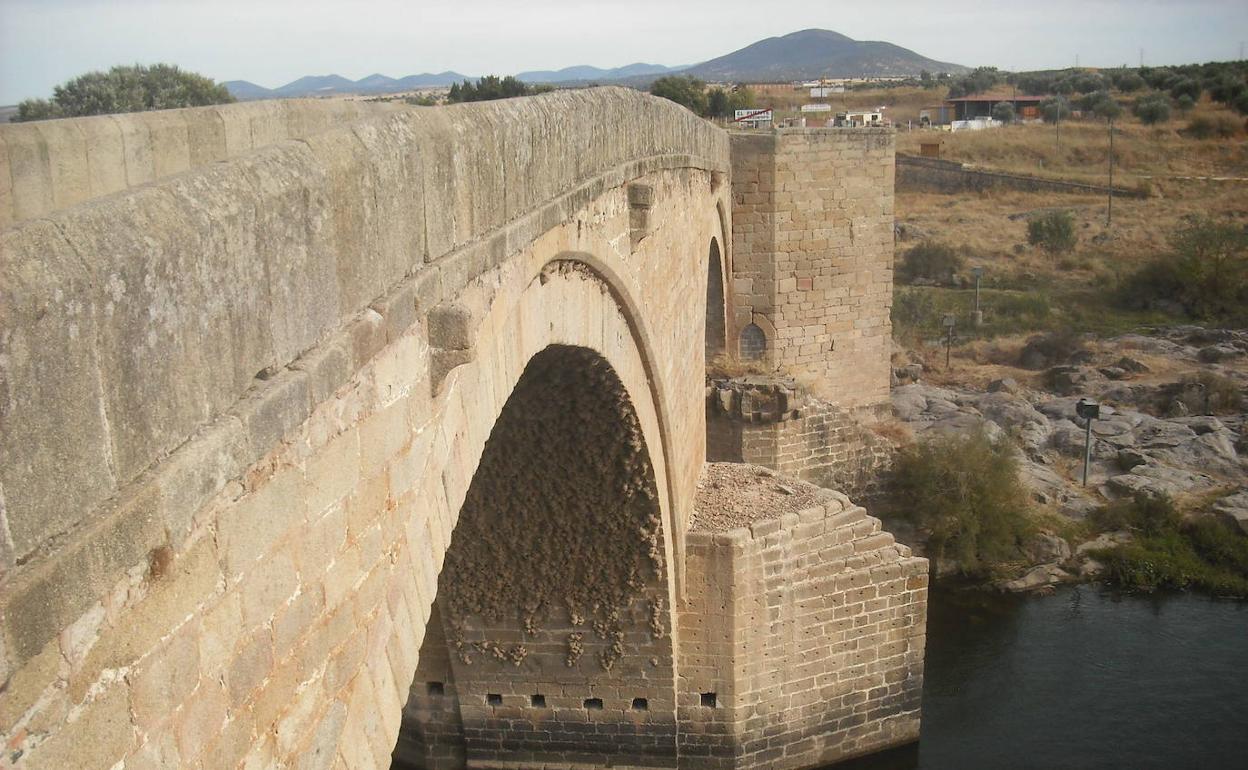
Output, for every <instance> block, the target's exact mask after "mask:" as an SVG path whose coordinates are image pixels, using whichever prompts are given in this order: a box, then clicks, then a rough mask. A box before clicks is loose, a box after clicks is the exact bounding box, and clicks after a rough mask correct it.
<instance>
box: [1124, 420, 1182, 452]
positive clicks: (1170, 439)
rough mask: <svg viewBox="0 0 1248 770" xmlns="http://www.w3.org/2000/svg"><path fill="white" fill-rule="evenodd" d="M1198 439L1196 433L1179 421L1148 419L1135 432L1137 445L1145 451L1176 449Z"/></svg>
mask: <svg viewBox="0 0 1248 770" xmlns="http://www.w3.org/2000/svg"><path fill="white" fill-rule="evenodd" d="M1194 438H1196V431H1194V430H1192V429H1191V428H1190V427H1188V426H1187V425H1184V424H1183V423H1181V422H1179V421H1177V420H1159V419H1157V418H1156V417H1146V418H1145V419H1143V420H1141V421H1140V424H1139V427H1137V428H1136V430H1135V443H1136V445H1137V446H1140V447H1142V448H1144V449H1154V448H1161V447H1176V446H1179V445H1180V444H1183V443H1186V442H1188V441H1191V440H1192V439H1194Z"/></svg>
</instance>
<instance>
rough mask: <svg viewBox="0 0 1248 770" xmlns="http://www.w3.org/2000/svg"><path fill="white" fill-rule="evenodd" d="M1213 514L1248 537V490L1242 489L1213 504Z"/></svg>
mask: <svg viewBox="0 0 1248 770" xmlns="http://www.w3.org/2000/svg"><path fill="white" fill-rule="evenodd" d="M1213 512H1214V513H1216V514H1218V515H1219V516H1222V517H1223V518H1225V519H1226V520H1227V521H1229V522H1230V523H1232V524H1233V525H1234V526H1236V527H1238V528H1239V529H1240V530H1241V531H1242V532H1243V533H1244V534H1246V535H1248V489H1241V490H1240V491H1238V492H1236V493H1235V494H1233V495H1227V496H1226V497H1224V498H1222V499H1221V500H1218V501H1217V502H1216V503H1214V504H1213Z"/></svg>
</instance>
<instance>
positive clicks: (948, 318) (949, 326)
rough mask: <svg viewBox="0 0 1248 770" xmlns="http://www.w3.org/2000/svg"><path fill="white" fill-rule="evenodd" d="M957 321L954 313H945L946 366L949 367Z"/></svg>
mask: <svg viewBox="0 0 1248 770" xmlns="http://www.w3.org/2000/svg"><path fill="white" fill-rule="evenodd" d="M955 323H956V319H955V318H954V316H953V314H952V313H948V314H946V315H945V319H944V324H945V368H946V369H948V368H949V356H950V354H951V353H952V352H953V325H954V324H955Z"/></svg>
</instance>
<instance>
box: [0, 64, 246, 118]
mask: <svg viewBox="0 0 1248 770" xmlns="http://www.w3.org/2000/svg"><path fill="white" fill-rule="evenodd" d="M232 101H234V97H233V96H231V95H230V92H229V91H228V90H226V88H225V86H223V85H220V84H218V83H216V82H214V81H212V80H211V79H209V78H206V77H204V76H203V75H197V74H195V73H194V72H185V71H183V70H181V69H179V68H178V67H177V66H175V65H172V64H153V65H150V66H149V65H143V64H136V65H133V66H119V67H113V68H112V69H110V70H109V71H108V72H88V73H86V74H85V75H79V76H78V77H76V78H74V79H72V80H69V81H67V82H65V83H62V84H61V85H59V86H56V88H54V89H52V99H51V101H47V100H44V99H27V100H26V101H23V102H22V103H21V104H19V105H18V108H17V109H18V112H17V116H16V117H15V118H14V120H17V121H23V120H44V119H46V118H62V117H64V118H71V117H79V116H83V115H110V114H114V113H121V112H144V111H147V110H168V109H174V108H177V107H202V106H204V105H209V104H225V103H228V102H232Z"/></svg>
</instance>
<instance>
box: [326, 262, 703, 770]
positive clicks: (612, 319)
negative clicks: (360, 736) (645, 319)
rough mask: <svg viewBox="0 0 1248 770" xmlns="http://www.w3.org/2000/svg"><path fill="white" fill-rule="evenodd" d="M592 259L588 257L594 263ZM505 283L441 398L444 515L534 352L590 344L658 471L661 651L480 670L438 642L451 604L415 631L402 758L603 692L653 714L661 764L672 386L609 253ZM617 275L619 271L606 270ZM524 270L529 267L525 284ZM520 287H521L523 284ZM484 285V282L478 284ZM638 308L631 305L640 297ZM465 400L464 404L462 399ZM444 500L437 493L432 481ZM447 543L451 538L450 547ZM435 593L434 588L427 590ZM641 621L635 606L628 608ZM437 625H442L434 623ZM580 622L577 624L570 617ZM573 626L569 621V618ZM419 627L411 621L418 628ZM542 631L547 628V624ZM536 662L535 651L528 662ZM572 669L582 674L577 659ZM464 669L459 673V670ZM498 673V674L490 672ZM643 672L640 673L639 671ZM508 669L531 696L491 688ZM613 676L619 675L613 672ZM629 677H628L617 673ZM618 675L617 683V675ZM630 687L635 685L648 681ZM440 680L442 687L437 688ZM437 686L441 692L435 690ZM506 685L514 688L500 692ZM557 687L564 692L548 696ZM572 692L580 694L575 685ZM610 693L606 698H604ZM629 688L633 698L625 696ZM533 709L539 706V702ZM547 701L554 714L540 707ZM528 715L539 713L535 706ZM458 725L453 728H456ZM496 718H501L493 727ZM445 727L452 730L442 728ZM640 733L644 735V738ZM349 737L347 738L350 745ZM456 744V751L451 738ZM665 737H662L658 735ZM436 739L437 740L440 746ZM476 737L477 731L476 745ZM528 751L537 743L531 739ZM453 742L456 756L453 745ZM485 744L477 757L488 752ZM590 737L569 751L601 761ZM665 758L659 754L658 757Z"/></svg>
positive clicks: (666, 714) (669, 729)
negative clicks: (555, 670) (596, 666)
mask: <svg viewBox="0 0 1248 770" xmlns="http://www.w3.org/2000/svg"><path fill="white" fill-rule="evenodd" d="M591 262H592V263H594V264H593V265H591V264H590V263H591ZM502 272H503V273H504V275H501V276H500V277H499V278H498V279H497V280H495V281H491V282H490V284H489V289H488V292H487V293H488V294H490V295H491V296H490V303H489V307H488V309H486V310H485V311H484V313H483V316H482V317H481V319H480V321H479V324H478V328H477V331H476V334H475V338H474V344H473V349H474V352H475V356H474V360H473V361H471V362H469V363H467V364H465V365H463V366H460V367H458V368H456V369H454V370H452V371H451V372H450V373H449V374H448V376H447V381H446V383H445V385H444V388H443V395H442V397H441V398H442V399H444V400H445V402H446V403H445V406H446V407H447V409H446V412H445V413H446V414H447V415H448V417H450V419H451V421H452V422H451V425H452V427H450V428H449V429H448V430H447V431H446V434H447V439H446V440H447V441H448V442H449V446H448V453H447V456H448V457H450V458H455V459H456V465H461V464H462V467H454V468H452V467H448V468H447V469H445V470H444V471H443V472H442V473H441V474H435V475H438V476H439V479H440V480H439V483H440V485H441V486H442V489H443V492H444V497H442V498H441V499H440V500H439V504H440V505H441V503H442V500H444V501H445V508H444V509H443V510H441V511H439V512H438V513H439V514H440V516H445V517H446V518H447V519H448V523H449V525H450V526H451V527H452V528H453V527H455V526H457V525H458V518H457V517H458V515H459V512H460V510H461V506H462V505H463V504H464V501H465V499H466V498H467V494H468V491H469V489H470V488H471V485H472V483H473V479H474V477H475V476H476V474H477V472H478V470H479V468H480V463H481V459H482V457H483V456H484V455H485V452H486V441H487V440H488V439H486V440H483V439H482V436H483V435H484V436H487V437H488V436H489V435H490V434H491V433H492V432H493V430H494V427H495V425H497V424H498V421H499V419H500V418H501V416H502V415H503V413H504V409H505V405H506V404H507V402H508V400H509V399H510V398H511V397H512V395H513V393H515V390H516V387H517V385H518V384H519V383H521V382H522V380H523V378H524V375H525V372H526V371H527V370H528V369H529V367H530V366H531V364H532V362H533V361H534V360H535V359H539V358H540V357H542V356H543V355H544V354H545V353H546V352H548V351H551V350H552V349H559V348H563V349H574V350H580V351H592V355H593V356H594V357H596V358H600V359H601V361H602V362H603V364H604V365H605V366H606V367H608V368H609V370H610V371H611V372H612V373H613V375H614V376H616V377H618V379H619V382H620V384H621V387H622V390H623V392H624V393H626V394H627V398H628V400H629V401H630V402H631V405H632V409H633V412H634V414H635V415H636V420H637V424H638V427H639V429H640V433H641V437H642V439H643V444H644V446H645V447H646V450H647V454H648V456H649V460H650V466H651V468H652V473H653V478H654V483H655V487H656V492H658V494H657V495H656V499H655V501H654V502H655V505H656V509H657V511H658V512H659V513H660V520H661V522H662V524H661V526H660V527H659V530H658V534H659V535H660V537H661V540H660V543H661V549H662V554H661V556H660V562H661V563H662V564H663V565H664V569H663V570H662V572H661V574H660V575H659V577H660V580H659V582H658V583H657V584H656V585H655V586H653V588H654V589H656V590H657V591H658V592H659V596H660V598H661V602H660V607H659V609H660V611H659V612H656V613H655V614H653V616H652V617H649V618H647V621H648V623H650V624H653V627H652V628H650V629H649V630H644V631H643V632H644V633H650V634H652V636H653V638H654V639H655V640H656V641H658V640H662V644H661V645H659V647H658V648H654V647H653V646H651V647H650V648H647V649H648V652H647V654H646V655H645V656H644V657H645V658H646V659H647V661H648V662H647V663H646V665H645V668H646V669H647V670H646V671H644V672H641V671H638V670H637V667H638V662H637V661H638V659H637V658H636V656H633V659H632V660H629V661H628V662H627V665H622V666H621V667H620V669H619V670H618V671H617V672H616V674H615V675H612V674H611V673H610V672H608V671H598V672H597V674H598V676H597V680H596V681H595V682H594V684H593V686H591V685H590V683H589V682H588V681H587V680H586V679H585V678H584V677H583V676H581V677H580V678H578V677H577V676H572V677H571V679H569V678H568V677H566V676H565V677H560V676H552V674H551V670H550V668H551V666H550V662H549V660H546V661H545V665H541V663H542V660H541V658H542V655H541V654H535V655H534V658H533V660H536V661H538V665H537V666H536V667H535V666H533V665H525V666H524V667H523V668H521V667H519V666H517V668H516V670H508V669H510V668H511V664H503V663H495V662H494V661H492V660H485V661H483V660H481V659H480V656H479V655H480V653H481V650H480V649H477V650H475V651H474V653H475V656H476V657H477V659H476V660H475V661H474V662H475V663H477V667H476V668H475V669H473V668H471V664H468V665H465V664H464V663H463V662H462V661H458V660H456V659H455V657H454V652H453V642H452V643H451V646H448V648H447V651H446V652H445V653H442V651H441V650H439V649H437V648H438V647H439V646H440V645H444V644H447V641H446V639H445V637H444V636H443V630H444V628H443V627H444V626H445V622H444V619H443V618H442V617H441V616H442V614H443V613H435V614H434V615H433V617H431V619H430V622H431V623H433V624H435V625H434V627H432V628H430V627H426V628H423V629H420V631H419V633H418V636H419V635H423V634H425V633H429V634H430V635H431V636H432V637H433V638H432V639H431V640H430V641H431V642H432V644H430V643H429V642H426V644H425V645H424V646H423V647H422V648H421V652H422V662H421V663H420V664H419V667H418V668H417V669H415V670H414V671H413V674H412V678H410V679H409V681H411V683H412V686H411V689H410V694H409V696H408V698H409V699H408V704H407V709H406V713H407V715H406V717H405V718H406V720H407V722H408V724H409V727H408V730H409V731H415V732H418V733H419V734H421V735H423V736H424V738H423V739H416V740H412V739H411V736H408V739H407V740H401V741H400V743H399V746H398V750H397V752H396V757H399V758H403V757H407V758H409V759H410V758H412V757H413V756H420V757H421V758H422V760H423V761H425V762H429V763H432V762H435V761H436V760H437V758H438V757H439V756H441V757H442V758H443V759H445V758H446V757H447V756H450V757H451V758H452V763H451V766H455V761H457V760H458V754H457V753H456V751H455V749H454V748H453V744H454V741H455V740H457V739H456V738H454V737H453V736H452V735H451V733H458V734H459V735H463V734H465V731H464V729H463V728H468V730H467V731H466V734H469V735H476V736H481V735H484V734H489V733H490V731H491V730H495V729H497V728H496V722H494V721H492V717H493V715H494V714H495V713H496V711H498V709H500V708H501V709H504V711H502V712H499V713H506V714H508V715H509V716H510V717H512V718H516V717H520V716H532V715H533V714H537V715H538V716H542V715H543V714H545V715H546V717H547V718H546V721H547V722H549V721H550V720H551V719H552V718H554V717H552V716H551V714H564V715H566V716H567V717H568V718H573V719H575V718H576V717H577V716H580V718H581V719H584V716H582V714H583V712H584V711H585V707H584V700H585V699H588V698H594V697H599V698H602V700H603V701H604V702H603V712H604V713H603V715H602V716H603V717H604V718H605V717H607V716H613V717H614V718H616V719H620V718H623V719H624V720H625V721H630V722H632V723H639V722H642V723H645V724H648V725H652V726H653V731H655V732H657V733H659V734H660V736H661V737H660V738H658V739H656V738H655V737H654V736H653V735H648V736H646V740H647V742H648V745H651V746H654V747H655V748H654V749H653V751H655V752H657V753H656V761H657V760H658V759H661V758H662V757H665V756H666V757H669V758H670V757H672V756H674V752H675V701H676V692H675V683H676V670H675V666H676V662H675V660H676V659H675V655H674V650H673V646H672V645H673V640H672V619H671V618H672V616H671V608H672V607H673V606H675V601H676V586H675V581H674V579H673V578H674V574H673V573H674V572H675V569H674V568H675V565H676V559H678V558H679V557H677V556H676V555H675V554H676V551H677V543H679V542H681V540H682V538H681V533H682V531H681V530H680V529H678V527H680V526H682V524H681V523H680V522H678V521H677V519H676V517H675V516H674V514H673V511H672V507H671V506H672V503H671V495H670V489H669V483H670V479H669V475H668V472H667V467H668V457H667V451H666V449H665V441H666V440H667V436H666V432H665V430H664V428H663V415H662V408H661V406H660V404H661V403H662V401H663V398H664V394H663V391H662V385H661V383H660V382H658V381H657V380H656V379H655V377H654V374H653V366H652V365H651V363H650V362H649V361H648V360H647V353H646V350H647V347H648V346H649V344H650V341H649V340H648V339H647V337H648V331H647V329H646V327H645V325H644V323H642V322H641V320H640V319H639V318H638V317H636V316H634V315H632V314H631V313H630V312H629V310H628V307H629V305H630V304H632V303H633V301H634V300H633V298H632V297H630V296H629V295H628V294H627V291H628V290H627V289H626V288H625V286H624V279H623V277H622V276H621V275H620V274H619V273H616V272H615V271H614V270H613V269H612V266H611V265H610V262H609V260H608V259H604V258H601V257H595V256H594V255H592V254H591V253H588V252H579V253H572V252H562V253H560V254H559V255H558V256H557V257H556V258H555V259H552V260H550V261H547V262H545V263H544V264H542V265H541V267H540V268H539V269H538V270H537V272H536V274H533V273H532V272H531V271H525V270H523V269H521V268H519V267H518V266H516V268H515V269H512V266H507V267H504V269H503V270H502ZM603 273H611V274H612V278H613V279H614V280H612V279H609V278H607V277H605V276H604V275H603ZM526 276H531V277H529V278H528V280H527V281H525V280H524V278H525V277H526ZM521 284H523V285H522V288H518V287H519V286H520V285H521ZM478 288H479V289H481V290H485V289H486V287H485V286H480V287H478ZM465 299H466V304H469V305H471V304H472V302H473V298H472V297H466V298H465ZM634 307H635V305H634ZM459 405H462V406H459ZM469 405H473V406H474V407H475V416H473V415H470V410H469V408H468V407H469ZM460 416H462V417H463V418H465V419H466V422H464V423H462V424H459V425H455V424H454V422H455V420H457V419H459V417H460ZM435 497H436V490H435ZM446 540H447V541H449V542H450V543H453V542H454V536H453V535H450V534H448V536H447V538H446ZM445 546H446V547H450V546H449V543H446V544H445ZM440 550H441V553H438V554H436V557H437V558H438V559H439V562H438V564H439V566H441V561H440V560H441V558H442V557H443V556H444V554H445V553H446V552H447V551H446V549H445V548H442V549H440ZM430 598H431V599H432V597H430ZM631 609H632V611H633V615H634V620H635V619H636V613H637V611H638V608H637V607H632V608H631ZM567 621H568V618H567V617H566V616H561V617H560V618H559V622H560V623H562V624H563V626H561V633H563V634H565V635H566V634H571V633H581V634H583V636H584V645H583V646H584V648H585V650H586V652H587V655H586V659H587V660H593V656H594V655H595V654H596V653H597V652H600V651H601V650H600V648H601V647H603V645H604V644H606V643H607V642H606V641H605V640H599V639H597V638H595V635H594V633H593V632H592V630H591V629H592V619H590V620H588V624H586V623H582V624H581V625H582V626H584V627H583V628H574V627H572V626H568V623H567ZM438 624H441V625H438ZM573 625H575V624H573ZM564 626H566V627H564ZM413 631H415V629H413ZM543 633H544V632H543ZM637 633H638V630H636V629H634V630H630V631H629V639H630V640H632V639H634V638H635V636H636V634H637ZM534 641H535V642H537V645H536V647H535V649H539V650H542V649H544V648H543V647H542V642H544V643H545V644H546V646H547V647H546V648H545V649H544V652H545V653H546V658H549V656H550V653H551V650H550V649H549V648H548V647H549V644H550V643H551V641H550V638H548V635H544V636H542V637H540V641H539V637H534ZM532 662H533V661H532V660H531V661H530V663H532ZM483 666H484V667H486V668H487V669H489V668H490V667H494V668H495V669H500V670H493V671H490V670H487V671H486V672H485V673H483V674H481V675H477V674H476V671H479V670H481V668H482V667H483ZM465 673H467V674H469V675H471V681H469V682H464V681H462V680H463V678H464V674H465ZM576 673H578V674H584V671H582V670H581V669H580V668H578V669H576ZM457 674H458V676H457ZM491 674H494V675H495V676H494V678H491ZM638 674H642V676H638ZM500 676H503V677H504V678H507V677H509V678H510V679H509V681H512V682H513V684H514V686H515V687H519V686H520V685H521V683H525V682H527V683H529V684H530V685H531V688H530V689H532V690H533V692H532V693H524V692H516V691H515V690H514V689H509V688H505V687H493V688H491V686H490V684H491V682H497V681H498V680H499V677H500ZM613 676H614V678H613ZM621 676H627V677H628V678H627V679H622V678H620V677H621ZM615 679H620V681H615ZM643 680H644V685H643V684H637V685H636V686H635V687H633V688H632V689H635V690H636V692H632V691H631V690H629V692H628V693H624V690H623V689H621V688H625V687H626V685H627V684H628V683H629V682H630V681H633V682H641V681H643ZM435 684H437V685H439V686H438V687H436V688H434V685H435ZM434 689H436V690H437V692H433V690H434ZM500 690H506V692H501V691H500ZM552 690H553V691H555V692H557V693H560V694H558V695H554V694H552ZM580 690H584V692H580ZM574 691H575V693H576V694H573V693H574ZM536 694H541V695H543V696H545V697H546V698H547V700H546V701H545V704H544V705H543V706H541V707H534V706H533V704H532V702H531V701H530V700H528V699H529V698H531V696H532V695H536ZM492 695H497V696H498V697H499V698H500V701H499V703H498V704H492V703H489V702H487V700H486V699H487V698H489V697H490V696H492ZM604 695H605V697H604ZM624 695H627V696H628V697H624ZM634 698H642V699H644V701H645V704H646V709H645V711H644V713H642V712H637V713H632V712H634V711H636V709H633V705H634V703H633V699H634ZM535 708H536V710H535ZM543 709H549V710H550V711H547V712H544V711H543ZM529 712H532V713H529ZM451 725H453V726H454V727H455V729H454V730H451V729H450V726H451ZM492 726H493V727H492ZM439 727H440V728H441V729H443V730H445V731H446V734H444V735H441V736H439V735H438V729H439ZM639 739H640V736H639ZM350 740H352V739H350V738H347V737H346V736H344V741H345V742H348V743H349V742H350ZM448 740H449V741H450V742H451V744H452V747H451V748H450V749H448V746H447V741H448ZM656 740H657V744H656ZM437 741H441V742H440V743H438V742H437ZM472 746H473V741H472V740H471V739H470V740H469V747H468V748H469V751H470V753H471V751H472ZM529 749H530V750H532V746H530V747H529ZM448 750H449V751H450V754H449V755H448V754H447V752H448ZM481 751H482V749H480V748H479V747H478V749H477V752H478V753H477V758H482V756H481ZM594 751H595V748H594V746H593V745H592V741H587V742H586V744H585V745H584V746H582V747H580V748H579V749H577V750H576V751H570V750H569V751H568V752H567V754H568V756H569V757H573V758H575V759H577V760H578V761H592V760H593V759H594V758H595V755H594V753H593V752H594ZM597 751H598V752H599V754H598V755H597V758H598V759H599V760H601V759H602V758H604V757H605V755H604V754H602V753H601V752H602V747H598V748H597ZM525 756H527V755H524V754H517V755H516V757H515V758H518V759H520V760H523V759H524V757H525ZM658 764H660V765H661V764H663V762H661V761H660V762H658Z"/></svg>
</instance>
